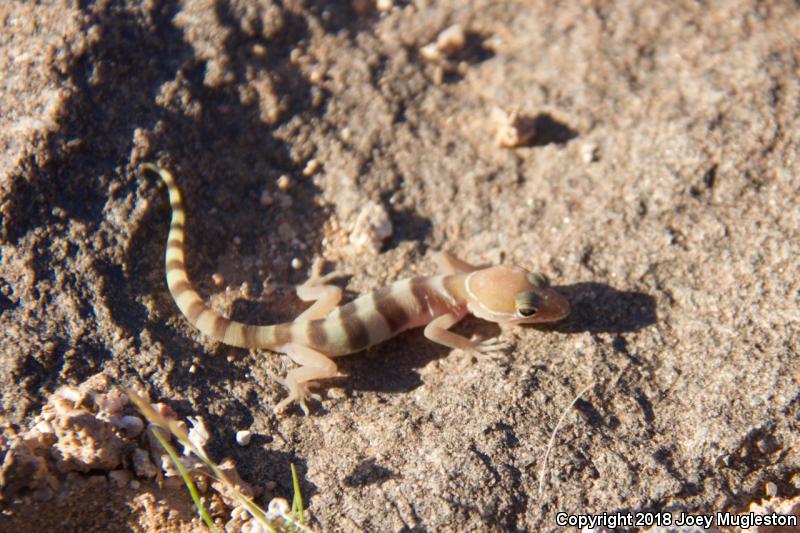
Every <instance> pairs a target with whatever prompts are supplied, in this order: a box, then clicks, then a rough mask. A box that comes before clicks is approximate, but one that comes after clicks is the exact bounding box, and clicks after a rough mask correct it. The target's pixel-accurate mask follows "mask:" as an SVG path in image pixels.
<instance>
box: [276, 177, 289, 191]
mask: <svg viewBox="0 0 800 533" xmlns="http://www.w3.org/2000/svg"><path fill="white" fill-rule="evenodd" d="M291 185H292V182H291V180H290V179H289V176H287V175H286V174H284V175H283V176H281V177H280V178H278V188H279V189H280V190H282V191H285V190H287V189H288V188H289V187H290V186H291Z"/></svg>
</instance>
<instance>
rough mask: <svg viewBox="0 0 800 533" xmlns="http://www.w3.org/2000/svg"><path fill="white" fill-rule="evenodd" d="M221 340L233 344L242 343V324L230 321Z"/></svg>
mask: <svg viewBox="0 0 800 533" xmlns="http://www.w3.org/2000/svg"><path fill="white" fill-rule="evenodd" d="M222 342H224V343H226V344H234V345H240V344H244V324H242V323H241V322H231V323H230V325H229V326H228V329H227V330H225V337H223V339H222Z"/></svg>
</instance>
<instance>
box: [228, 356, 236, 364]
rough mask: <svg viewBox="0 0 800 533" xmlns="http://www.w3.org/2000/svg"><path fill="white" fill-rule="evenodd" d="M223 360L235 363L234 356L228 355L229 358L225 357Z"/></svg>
mask: <svg viewBox="0 0 800 533" xmlns="http://www.w3.org/2000/svg"><path fill="white" fill-rule="evenodd" d="M225 359H226V360H227V361H228V362H229V363H233V362H234V361H236V358H235V357H234V356H232V355H229V356H228V357H226V358H225Z"/></svg>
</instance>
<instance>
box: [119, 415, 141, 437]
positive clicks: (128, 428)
mask: <svg viewBox="0 0 800 533" xmlns="http://www.w3.org/2000/svg"><path fill="white" fill-rule="evenodd" d="M119 425H120V427H122V429H124V430H125V435H126V436H127V437H128V438H129V439H135V438H136V437H138V436H139V435H140V434H141V433H142V431H143V430H144V422H142V419H141V418H139V417H138V416H132V415H125V416H123V417H122V418H120V420H119Z"/></svg>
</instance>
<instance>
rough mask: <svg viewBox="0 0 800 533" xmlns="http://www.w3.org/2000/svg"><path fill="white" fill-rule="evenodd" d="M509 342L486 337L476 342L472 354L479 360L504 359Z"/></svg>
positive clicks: (509, 346) (509, 345) (509, 347)
mask: <svg viewBox="0 0 800 533" xmlns="http://www.w3.org/2000/svg"><path fill="white" fill-rule="evenodd" d="M510 349H511V344H510V343H509V342H508V341H506V340H503V339H497V338H495V339H487V340H485V341H482V342H479V343H477V345H476V346H475V352H474V355H475V357H476V358H477V359H478V360H479V361H487V360H489V361H498V360H502V359H505V357H506V356H507V355H508V351H509V350H510Z"/></svg>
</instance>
